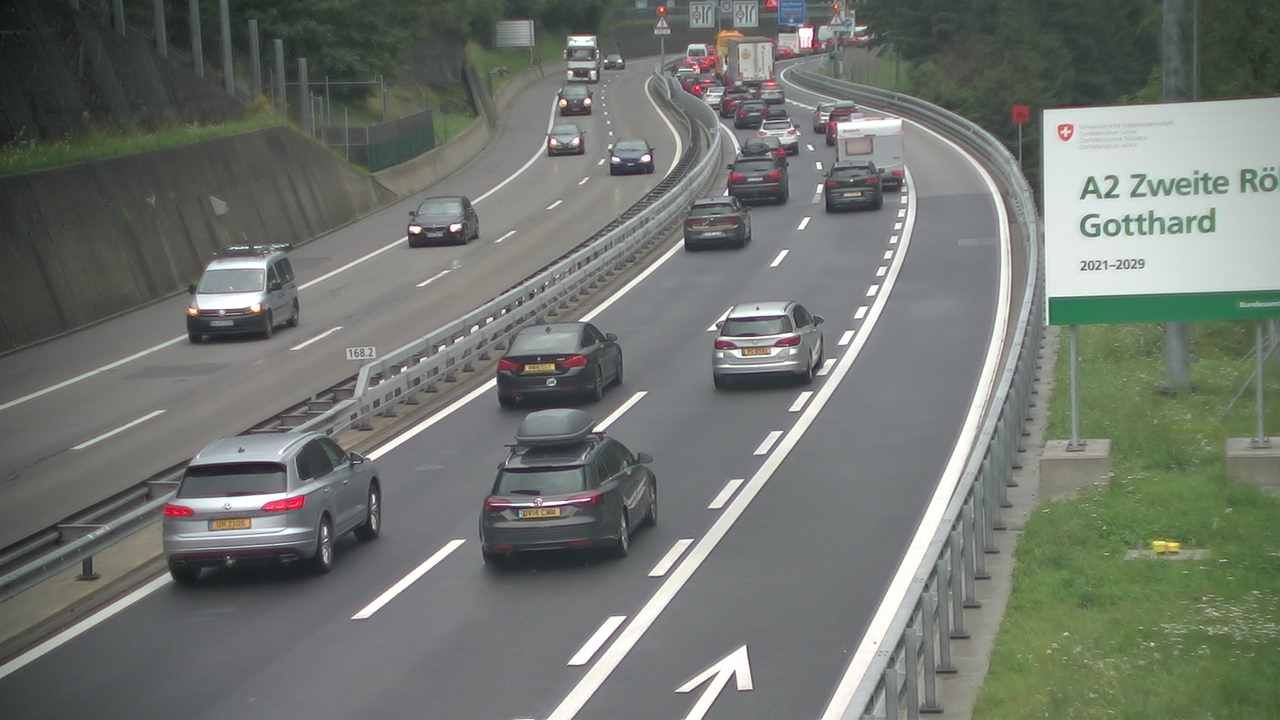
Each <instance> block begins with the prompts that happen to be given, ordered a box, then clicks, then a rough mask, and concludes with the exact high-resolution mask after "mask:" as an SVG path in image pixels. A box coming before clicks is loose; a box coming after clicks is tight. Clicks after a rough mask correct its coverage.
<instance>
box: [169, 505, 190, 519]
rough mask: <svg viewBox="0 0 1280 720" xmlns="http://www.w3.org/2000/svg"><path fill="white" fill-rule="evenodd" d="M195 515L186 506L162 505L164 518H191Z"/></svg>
mask: <svg viewBox="0 0 1280 720" xmlns="http://www.w3.org/2000/svg"><path fill="white" fill-rule="evenodd" d="M195 514H196V511H195V510H192V509H191V508H189V507H187V506H186V505H174V504H173V503H165V505H164V516H165V517H191V516H192V515H195Z"/></svg>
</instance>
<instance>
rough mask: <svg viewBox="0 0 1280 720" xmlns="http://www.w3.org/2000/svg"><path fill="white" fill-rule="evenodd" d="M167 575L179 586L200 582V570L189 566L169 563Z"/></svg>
mask: <svg viewBox="0 0 1280 720" xmlns="http://www.w3.org/2000/svg"><path fill="white" fill-rule="evenodd" d="M169 575H171V576H172V577H173V581H174V582H176V583H178V584H179V585H187V586H190V585H195V584H196V582H197V581H198V580H200V568H198V567H192V566H190V565H179V564H178V563H175V562H174V561H172V560H170V561H169Z"/></svg>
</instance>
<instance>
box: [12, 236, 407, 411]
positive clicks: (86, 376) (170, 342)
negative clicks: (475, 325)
mask: <svg viewBox="0 0 1280 720" xmlns="http://www.w3.org/2000/svg"><path fill="white" fill-rule="evenodd" d="M397 242H398V241H397ZM186 339H187V336H186V335H178V336H177V337H172V338H169V339H168V340H165V341H164V342H162V343H160V344H159V345H152V346H151V347H149V348H147V349H146V350H140V351H138V352H136V353H134V354H132V355H130V356H128V357H122V358H120V359H119V360H116V361H115V362H112V363H108V364H106V365H103V366H102V367H100V368H95V369H93V370H90V371H88V372H85V373H81V374H79V375H77V376H75V377H73V378H69V379H67V380H63V381H62V382H60V383H57V384H55V385H50V386H49V387H47V388H42V389H40V390H37V391H35V392H33V393H28V394H26V395H23V396H22V397H20V398H14V399H13V400H10V401H8V402H6V403H4V404H2V405H0V410H8V409H9V408H11V407H14V406H16V405H21V404H22V403H24V402H27V401H28V400H35V399H36V398H38V397H40V396H42V395H48V394H49V393H51V392H54V391H55V390H61V389H62V388H64V387H67V386H68V385H75V384H76V383H78V382H80V381H81V380H88V379H89V378H91V377H93V376H94V375H101V374H102V373H104V372H106V371H108V370H114V369H115V368H118V367H120V366H121V365H124V364H125V363H130V362H133V361H134V360H137V359H138V358H140V357H143V356H145V355H150V354H151V353H153V352H157V351H159V350H163V349H165V348H167V347H169V346H170V345H174V344H176V343H179V342H182V341H183V340H186Z"/></svg>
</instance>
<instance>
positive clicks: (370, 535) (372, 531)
mask: <svg viewBox="0 0 1280 720" xmlns="http://www.w3.org/2000/svg"><path fill="white" fill-rule="evenodd" d="M381 534H382V493H381V491H379V490H378V484H377V483H369V506H368V508H367V509H366V511H365V516H364V524H363V525H360V526H357V527H356V537H357V538H359V539H361V540H377V539H378V536H379V535H381Z"/></svg>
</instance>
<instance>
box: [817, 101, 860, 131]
mask: <svg viewBox="0 0 1280 720" xmlns="http://www.w3.org/2000/svg"><path fill="white" fill-rule="evenodd" d="M857 107H858V106H857V105H855V104H854V103H853V101H852V100H837V101H835V102H825V103H819V104H818V107H816V108H814V110H813V131H814V132H816V133H826V132H827V116H828V115H830V114H831V111H832V110H834V109H836V108H853V109H854V110H855V111H856V110H857Z"/></svg>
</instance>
